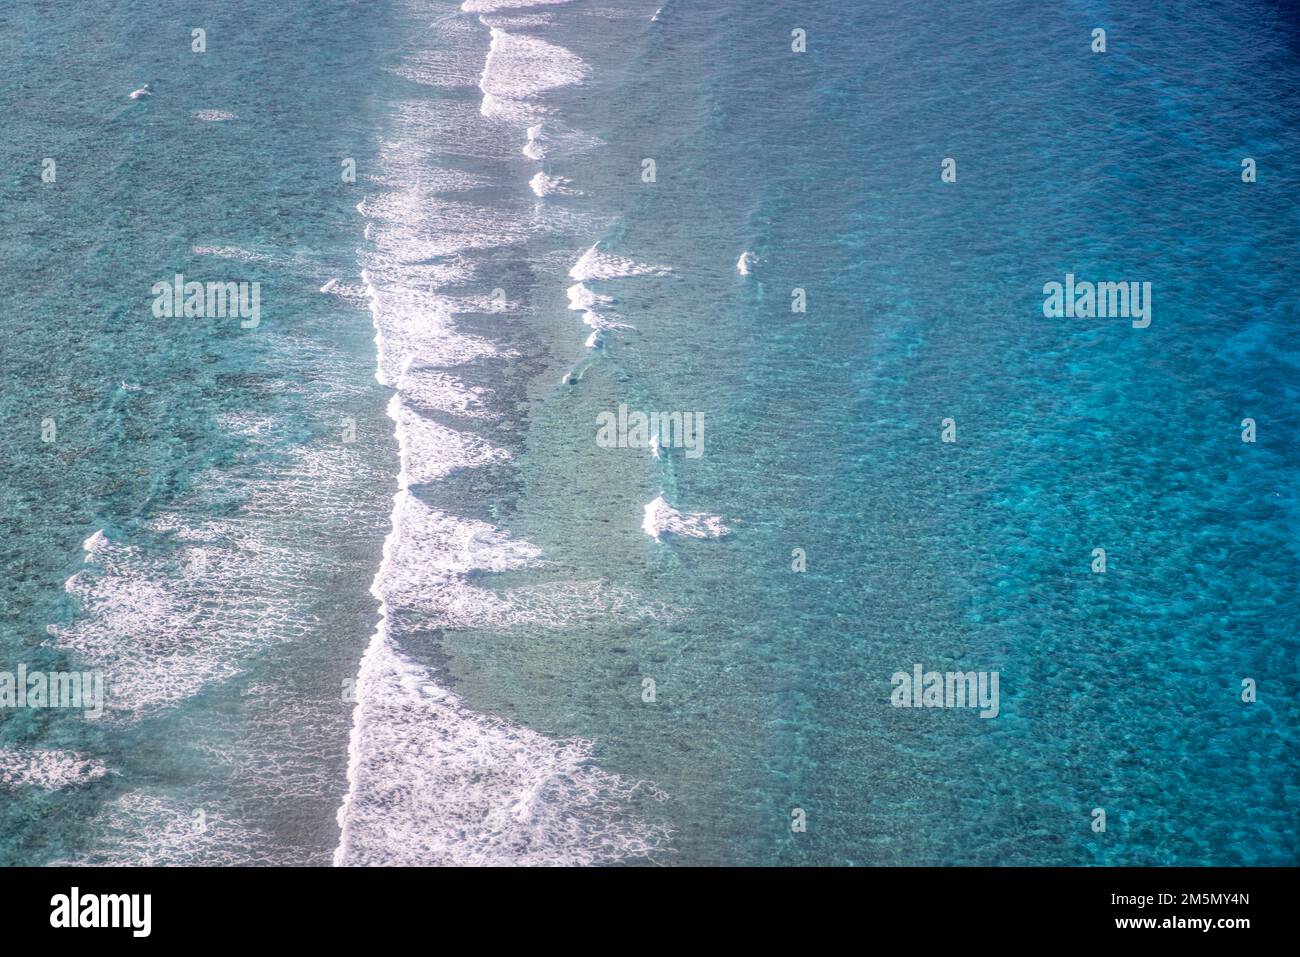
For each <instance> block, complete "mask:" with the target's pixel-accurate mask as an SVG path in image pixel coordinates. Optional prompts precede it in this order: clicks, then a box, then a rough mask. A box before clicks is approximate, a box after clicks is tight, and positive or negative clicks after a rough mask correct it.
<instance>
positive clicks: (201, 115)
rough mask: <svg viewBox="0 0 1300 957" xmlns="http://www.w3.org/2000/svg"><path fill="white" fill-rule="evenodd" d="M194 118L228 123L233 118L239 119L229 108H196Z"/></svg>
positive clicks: (208, 121)
mask: <svg viewBox="0 0 1300 957" xmlns="http://www.w3.org/2000/svg"><path fill="white" fill-rule="evenodd" d="M194 118H195V119H196V120H202V121H203V122H204V123H228V122H230V121H231V120H237V119H239V117H238V116H236V115H235V114H234V113H231V112H230V111H229V110H195V111H194Z"/></svg>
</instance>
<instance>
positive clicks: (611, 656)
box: [0, 0, 1300, 865]
mask: <svg viewBox="0 0 1300 957" xmlns="http://www.w3.org/2000/svg"><path fill="white" fill-rule="evenodd" d="M1149 7H1150V5H1139V4H1116V3H1108V4H1102V3H1084V2H1078V3H1065V4H1059V5H1043V4H1031V3H1024V2H1004V0H990V2H986V3H979V4H968V5H963V6H960V7H957V8H951V9H950V8H945V9H944V11H943V12H942V14H940V13H939V12H937V11H932V10H928V9H926V8H925V6H924V5H917V4H908V3H895V2H885V0H861V2H853V3H843V4H816V5H808V4H791V3H776V4H762V5H753V4H748V5H742V4H738V3H735V2H734V0H704V2H698V3H686V2H680V0H666V2H663V0H658V2H650V3H641V2H639V0H606V2H601V0H569V2H565V0H552V2H540V0H533V2H526V0H465V2H463V3H453V2H448V0H377V2H370V3H350V2H343V0H336V2H318V3H310V4H308V3H298V2H289V3H283V4H279V5H277V6H276V7H275V9H266V8H265V6H264V5H257V4H251V3H245V2H243V0H238V2H231V3H228V4H224V5H222V7H221V9H220V10H213V9H211V8H210V6H209V5H207V4H201V3H186V2H179V3H173V4H166V5H162V4H156V3H144V2H114V3H107V4H103V5H100V6H99V7H97V8H95V9H94V10H93V11H92V10H90V9H86V10H77V9H68V10H63V11H60V12H59V14H58V15H57V16H56V15H51V14H49V12H48V11H46V10H45V9H44V8H43V7H42V6H41V5H36V4H24V3H19V4H16V5H10V6H7V7H6V8H5V9H4V10H3V11H0V83H3V87H4V92H5V96H4V98H3V101H4V103H5V106H4V110H5V114H6V124H5V128H6V132H7V134H8V135H7V136H6V137H5V138H4V142H3V145H2V146H0V149H2V150H3V151H4V157H5V159H6V160H7V162H6V163H5V166H4V168H5V169H6V170H7V172H6V173H5V175H4V176H3V177H0V206H2V207H3V208H4V210H5V211H6V217H5V218H6V221H7V223H9V224H11V225H10V228H9V229H7V230H6V231H5V233H4V236H3V238H0V243H3V249H4V253H5V257H4V259H5V262H6V263H7V264H8V265H9V268H10V272H11V280H12V281H11V289H12V292H11V296H10V299H9V309H8V310H7V311H6V313H5V315H4V317H3V319H0V323H2V324H3V325H2V328H3V331H4V336H3V349H2V351H0V372H2V373H3V381H4V389H3V391H0V403H2V404H3V420H4V421H5V422H6V423H7V425H8V430H7V438H8V441H7V442H6V444H5V449H4V452H3V457H0V462H2V463H3V482H2V483H0V535H2V536H3V537H2V539H0V551H2V552H3V558H4V563H5V568H6V572H7V574H6V575H5V576H4V578H3V580H0V662H4V664H3V665H0V671H5V670H9V671H12V670H15V669H16V667H17V665H18V664H19V663H23V664H25V665H26V666H27V668H28V669H29V670H45V671H60V670H69V669H74V668H75V669H78V670H96V671H100V672H102V673H103V674H104V675H105V677H106V678H107V680H108V682H109V694H108V697H107V699H106V706H105V713H104V715H103V716H102V717H100V718H98V719H97V720H88V719H87V718H85V717H84V716H83V715H82V714H81V713H80V712H76V711H68V710H54V709H48V710H35V709H0V863H5V864H47V863H54V862H67V861H72V862H84V863H204V864H216V863H273V864H292V863H306V864H322V865H323V864H329V863H335V864H340V865H372V864H419V865H430V864H670V865H700V864H823V865H824V864H837V865H843V864H852V865H912V864H1016V865H1026V864H1069V865H1106V864H1130V865H1150V864H1155V865H1161V864H1220V865H1223V864H1294V863H1296V862H1297V858H1298V857H1300V838H1298V836H1297V823H1298V822H1297V818H1296V812H1295V807H1296V804H1297V788H1298V786H1300V770H1298V768H1297V748H1296V744H1297V742H1296V728H1297V718H1298V717H1300V715H1298V714H1297V701H1296V684H1295V677H1294V675H1295V669H1296V666H1297V651H1298V650H1300V645H1298V642H1297V638H1296V623H1297V620H1300V596H1298V594H1297V587H1296V585H1297V579H1298V577H1300V575H1298V572H1300V541H1298V540H1297V531H1296V529H1297V527H1300V526H1298V525H1297V499H1296V489H1297V478H1298V477H1300V476H1298V474H1297V473H1298V471H1300V469H1298V466H1300V454H1298V453H1297V448H1296V442H1295V436H1296V434H1298V429H1297V426H1300V422H1298V421H1297V404H1296V393H1297V384H1300V373H1298V371H1297V364H1298V363H1300V352H1297V349H1296V344H1295V343H1296V338H1295V335H1294V331H1293V327H1294V324H1295V321H1296V313H1295V305H1294V295H1295V293H1294V288H1293V287H1294V283H1293V282H1292V281H1291V279H1292V273H1293V270H1294V262H1295V259H1296V253H1297V251H1298V250H1297V239H1298V238H1300V236H1298V233H1300V222H1298V221H1297V213H1296V206H1295V204H1294V203H1292V202H1289V201H1288V200H1289V194H1290V192H1291V189H1292V187H1293V185H1294V181H1295V177H1294V175H1293V173H1292V172H1291V171H1290V169H1289V168H1288V157H1289V156H1290V155H1291V154H1292V153H1293V152H1295V151H1296V148H1297V146H1298V145H1300V144H1297V142H1296V140H1297V136H1296V133H1295V130H1294V124H1293V122H1292V118H1293V117H1294V116H1295V115H1296V107H1297V105H1298V103H1297V99H1298V98H1300V96H1298V90H1297V77H1298V76H1300V72H1298V71H1300V60H1298V59H1297V56H1298V55H1300V44H1298V33H1297V26H1298V22H1297V20H1296V18H1295V16H1294V14H1293V12H1292V11H1290V10H1289V9H1288V8H1287V7H1286V6H1284V5H1278V4H1272V3H1266V2H1254V0H1252V2H1248V3H1246V4H1245V6H1242V5H1240V4H1239V5H1235V6H1234V7H1231V8H1225V7H1223V6H1222V5H1216V4H1211V3H1208V2H1190V3H1187V4H1183V5H1180V6H1179V7H1178V8H1177V9H1173V8H1170V9H1164V8H1159V7H1157V8H1149ZM196 27H198V28H202V29H203V30H204V31H205V34H204V38H205V42H206V50H205V51H204V52H201V53H198V52H194V51H193V50H192V48H191V44H192V42H193V35H192V33H191V31H192V30H193V29H194V28H196ZM1096 27H1102V28H1104V29H1105V30H1106V34H1107V49H1106V51H1105V52H1104V53H1094V52H1092V50H1091V49H1090V44H1091V42H1092V37H1091V32H1092V30H1093V29H1094V28H1096ZM796 29H799V30H803V31H805V33H806V50H804V51H803V52H795V51H794V50H793V49H792V36H791V33H792V31H793V30H796ZM69 51H75V56H74V55H73V54H72V53H70V52H69ZM145 83H148V84H149V90H150V92H149V95H145V96H141V97H139V98H137V99H134V100H133V99H131V98H129V94H130V93H131V92H132V91H134V90H137V89H140V88H141V87H142V85H143V84H145ZM46 157H49V158H52V159H53V160H54V161H55V163H56V170H57V176H56V178H55V181H54V182H43V181H42V177H41V171H42V160H43V159H44V158H46ZM1245 157H1250V158H1252V159H1254V160H1255V161H1256V164H1257V180H1256V181H1255V182H1252V183H1247V182H1243V179H1242V176H1241V171H1242V165H1241V162H1242V159H1243V158H1245ZM947 158H951V159H953V160H955V163H956V174H957V175H956V181H955V182H945V181H944V180H943V178H942V177H941V175H940V174H941V171H942V164H943V162H944V160H945V159H947ZM647 161H652V162H653V176H651V175H650V172H649V169H650V167H649V165H648V163H647ZM349 164H354V168H355V172H356V175H355V181H350V179H349V177H348V176H347V174H348V172H349V170H350V169H351V168H352V166H350V165H349ZM176 273H183V274H185V276H186V278H188V279H197V280H200V281H222V282H224V281H239V282H245V281H246V282H259V283H260V289H261V317H260V322H259V324H258V325H257V326H256V327H254V328H244V327H242V326H241V324H240V322H239V321H238V319H237V318H231V317H218V318H170V319H169V318H157V317H155V316H154V314H153V312H152V310H151V304H152V300H153V294H152V293H151V287H152V285H153V284H154V283H155V282H157V281H159V280H163V281H169V280H170V279H171V277H172V276H173V275H174V274H176ZM1067 273H1072V274H1075V275H1076V276H1077V277H1079V279H1080V280H1084V279H1086V280H1091V281H1127V280H1134V281H1140V282H1149V283H1150V284H1151V285H1150V289H1151V297H1150V300H1149V301H1150V304H1151V322H1150V325H1149V326H1147V327H1145V328H1135V327H1134V326H1133V325H1132V324H1131V323H1130V321H1129V320H1128V319H1126V318H1093V319H1076V318H1047V317H1045V315H1044V311H1043V299H1044V288H1043V287H1044V284H1045V283H1048V282H1052V281H1056V282H1063V281H1064V278H1065V276H1066V274H1067ZM796 290H799V291H801V292H800V293H796V292H795V291H796ZM799 297H801V298H802V301H803V304H804V306H805V308H804V309H803V311H795V310H794V309H793V307H792V304H793V303H795V302H796V301H798V298H799ZM620 405H623V406H626V407H628V408H629V409H632V410H641V411H645V412H647V413H648V412H650V411H660V412H678V413H688V412H689V413H691V414H692V415H698V416H699V417H700V420H701V421H702V422H703V423H704V427H703V431H702V433H701V435H702V445H701V446H700V447H699V448H698V449H697V450H696V451H699V452H701V454H698V455H696V454H695V453H694V452H693V451H692V450H691V449H687V448H680V447H672V446H671V444H670V445H665V447H662V448H657V449H648V448H609V447H606V445H607V444H606V443H602V442H600V441H598V435H599V432H598V422H599V421H600V418H599V417H600V416H601V415H602V413H612V412H616V411H617V410H618V408H619V406H620ZM1245 418H1251V419H1253V420H1254V421H1255V423H1256V428H1257V434H1256V441H1254V442H1243V441H1242V420H1243V419H1245ZM949 419H951V420H952V425H953V428H955V437H956V441H954V442H946V441H943V439H942V432H943V430H944V423H945V420H949ZM51 423H52V425H53V432H52V433H51V429H50V426H51ZM47 439H48V440H47ZM1099 547H1100V548H1104V549H1105V551H1106V562H1107V566H1106V571H1105V573H1104V574H1097V573H1094V571H1093V568H1092V564H1093V550H1094V549H1096V548H1099ZM796 566H797V567H798V568H799V569H800V570H796ZM914 664H921V665H923V666H924V668H926V669H927V670H930V669H932V670H938V671H962V672H966V671H980V672H997V673H998V675H999V678H1000V685H999V687H1000V700H999V708H998V712H999V713H998V715H997V716H996V717H995V718H991V719H988V720H984V719H981V718H980V717H979V716H978V714H977V712H976V711H975V710H973V709H964V708H954V709H930V708H896V707H893V706H891V703H890V699H891V688H892V685H891V677H892V676H893V675H894V674H895V673H896V672H900V671H901V672H905V673H910V672H911V670H912V668H913V665H914ZM1244 679H1250V680H1251V681H1253V682H1254V685H1255V687H1256V689H1257V700H1254V701H1249V702H1247V701H1243V699H1242V687H1243V685H1242V683H1243V680H1244ZM1098 808H1101V809H1104V810H1105V814H1106V829H1105V830H1104V831H1098V830H1095V829H1094V821H1095V820H1096V814H1095V809H1098ZM796 822H802V824H803V826H802V827H794V826H792V824H793V823H796Z"/></svg>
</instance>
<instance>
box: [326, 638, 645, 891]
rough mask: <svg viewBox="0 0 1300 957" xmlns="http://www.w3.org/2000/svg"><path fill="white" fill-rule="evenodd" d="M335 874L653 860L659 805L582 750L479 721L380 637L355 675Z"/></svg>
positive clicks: (581, 745)
mask: <svg viewBox="0 0 1300 957" xmlns="http://www.w3.org/2000/svg"><path fill="white" fill-rule="evenodd" d="M357 684H358V698H359V703H358V704H357V707H356V713H355V715H354V719H353V731H352V741H351V745H350V748H349V767H348V778H349V781H350V782H351V788H350V790H349V792H348V796H347V798H346V800H345V802H344V804H343V806H342V807H341V808H340V809H339V826H340V829H341V831H342V834H341V839H340V842H339V846H338V850H337V851H336V852H335V858H334V860H335V863H336V864H339V865H449V864H457V865H578V864H608V863H614V862H617V861H622V860H628V859H646V858H652V857H653V856H654V855H655V854H656V853H658V852H660V851H662V850H663V849H665V848H666V846H667V842H668V839H669V833H668V831H667V829H666V828H665V827H662V826H654V825H652V824H649V823H647V822H646V821H645V820H643V819H642V818H641V817H640V816H639V815H637V814H636V813H635V810H634V805H635V802H637V801H638V800H643V799H646V798H648V799H652V800H655V801H660V800H664V799H665V795H663V793H662V792H660V791H658V790H657V789H655V788H654V787H653V786H651V785H648V784H644V783H642V782H635V781H628V780H626V779H624V778H621V777H619V776H618V775H614V774H610V773H608V772H605V771H602V770H601V769H600V768H598V767H596V766H595V764H593V762H592V760H591V743H590V742H587V741H583V740H580V739H567V740H555V739H552V738H548V737H546V736H544V735H540V734H537V733H536V732H534V731H531V730H529V729H528V728H526V727H523V726H521V725H517V724H512V723H510V722H507V721H504V720H501V719H499V718H493V717H490V716H487V715H482V714H478V713H476V712H474V711H471V710H469V709H468V708H466V707H465V705H464V704H463V702H462V701H461V700H460V699H459V698H458V697H457V696H456V695H454V694H452V693H450V692H448V691H446V690H444V689H442V688H440V687H439V686H438V685H437V684H436V683H435V681H434V677H433V675H431V674H430V673H429V672H428V670H427V669H424V668H421V667H419V666H417V665H415V664H413V663H412V662H410V661H407V660H405V659H404V658H403V657H402V656H401V655H400V654H398V653H397V652H396V651H395V650H394V649H393V648H392V646H391V644H390V642H389V641H388V639H387V637H386V636H385V635H384V633H383V632H382V631H381V632H379V633H378V634H376V635H375V637H374V638H373V639H372V640H371V643H370V647H369V649H368V650H367V651H366V655H365V658H364V659H363V660H362V664H361V672H360V675H359V676H358V683H357Z"/></svg>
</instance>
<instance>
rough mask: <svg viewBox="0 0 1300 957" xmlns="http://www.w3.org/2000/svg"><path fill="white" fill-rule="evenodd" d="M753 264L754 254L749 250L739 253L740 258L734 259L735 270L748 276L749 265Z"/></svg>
mask: <svg viewBox="0 0 1300 957" xmlns="http://www.w3.org/2000/svg"><path fill="white" fill-rule="evenodd" d="M753 264H754V254H753V253H751V252H750V251H749V250H745V251H744V252H743V253H741V254H740V258H739V259H737V260H736V272H738V273H740V274H741V275H742V276H748V275H749V270H750V267H751V266H752V265H753Z"/></svg>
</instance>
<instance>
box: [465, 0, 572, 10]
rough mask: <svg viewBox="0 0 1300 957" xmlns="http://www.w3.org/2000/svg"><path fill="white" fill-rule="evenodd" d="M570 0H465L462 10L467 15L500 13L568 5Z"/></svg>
mask: <svg viewBox="0 0 1300 957" xmlns="http://www.w3.org/2000/svg"><path fill="white" fill-rule="evenodd" d="M568 2H569V0H465V2H464V3H462V4H461V5H460V8H461V9H462V10H464V11H465V12H466V13H499V12H500V11H502V10H517V9H519V8H520V7H543V6H553V5H557V4H561V3H568Z"/></svg>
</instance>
